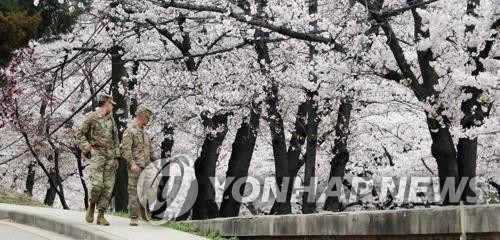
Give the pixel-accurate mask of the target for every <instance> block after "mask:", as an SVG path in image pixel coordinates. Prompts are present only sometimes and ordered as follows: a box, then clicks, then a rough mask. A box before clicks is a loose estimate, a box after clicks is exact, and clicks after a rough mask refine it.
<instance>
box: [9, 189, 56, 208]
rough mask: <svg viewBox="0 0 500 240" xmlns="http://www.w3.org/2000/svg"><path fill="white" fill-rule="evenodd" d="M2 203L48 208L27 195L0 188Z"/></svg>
mask: <svg viewBox="0 0 500 240" xmlns="http://www.w3.org/2000/svg"><path fill="white" fill-rule="evenodd" d="M0 203H7V204H16V205H28V206H38V207H47V206H46V205H44V204H43V203H41V202H39V201H37V200H36V199H34V198H33V197H31V196H28V195H27V194H24V193H18V192H16V191H14V190H12V189H5V188H0Z"/></svg>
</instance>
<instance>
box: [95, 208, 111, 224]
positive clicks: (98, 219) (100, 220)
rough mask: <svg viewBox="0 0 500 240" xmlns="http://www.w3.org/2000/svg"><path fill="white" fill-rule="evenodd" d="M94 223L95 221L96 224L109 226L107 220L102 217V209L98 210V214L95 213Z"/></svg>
mask: <svg viewBox="0 0 500 240" xmlns="http://www.w3.org/2000/svg"><path fill="white" fill-rule="evenodd" d="M96 223H97V225H103V226H109V222H108V220H106V218H104V211H103V210H99V215H97V221H96Z"/></svg>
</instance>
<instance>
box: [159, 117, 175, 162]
mask: <svg viewBox="0 0 500 240" xmlns="http://www.w3.org/2000/svg"><path fill="white" fill-rule="evenodd" d="M163 136H164V138H163V141H162V142H161V158H169V157H170V155H171V154H172V147H173V146H174V127H173V126H172V124H170V123H166V124H164V125H163Z"/></svg>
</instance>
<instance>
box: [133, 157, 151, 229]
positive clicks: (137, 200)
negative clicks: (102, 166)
mask: <svg viewBox="0 0 500 240" xmlns="http://www.w3.org/2000/svg"><path fill="white" fill-rule="evenodd" d="M154 170H155V169H154V167H153V165H149V166H147V167H146V168H145V169H141V171H140V172H139V173H133V172H132V171H131V170H129V171H128V188H127V190H128V215H129V217H139V216H141V217H142V219H144V220H149V218H150V216H149V213H148V212H147V211H146V209H145V208H144V205H147V204H148V203H152V200H154V199H155V198H154V197H156V188H155V186H151V183H152V182H153V181H154V177H155V174H156V172H155V171H154ZM142 172H144V178H143V179H141V180H142V181H141V182H139V177H140V175H141V173H142ZM138 184H141V186H137V185H138ZM138 187H139V190H138ZM138 192H139V193H140V194H141V196H138V195H137V194H138Z"/></svg>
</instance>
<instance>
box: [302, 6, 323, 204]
mask: <svg viewBox="0 0 500 240" xmlns="http://www.w3.org/2000/svg"><path fill="white" fill-rule="evenodd" d="M308 11H309V15H314V14H316V13H318V0H309V9H308ZM309 25H311V27H312V28H313V29H314V31H317V30H318V24H317V21H312V22H310V23H309ZM316 53H317V51H316V48H315V47H314V45H312V44H310V45H309V61H310V66H312V67H313V68H314V67H315V63H314V56H315V55H316ZM309 78H310V81H311V82H314V83H316V82H317V77H316V75H315V73H314V70H313V71H311V72H310V73H309ZM317 97H318V92H317V91H311V90H307V98H308V101H309V104H308V106H309V110H308V113H307V145H306V156H305V168H304V186H308V187H309V190H310V191H312V192H304V195H303V197H302V213H314V212H316V187H315V186H316V183H315V182H312V183H311V180H312V178H314V177H315V170H316V150H317V145H318V124H319V119H318V102H317V100H316V99H317ZM311 187H314V188H311Z"/></svg>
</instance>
